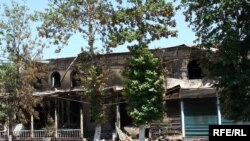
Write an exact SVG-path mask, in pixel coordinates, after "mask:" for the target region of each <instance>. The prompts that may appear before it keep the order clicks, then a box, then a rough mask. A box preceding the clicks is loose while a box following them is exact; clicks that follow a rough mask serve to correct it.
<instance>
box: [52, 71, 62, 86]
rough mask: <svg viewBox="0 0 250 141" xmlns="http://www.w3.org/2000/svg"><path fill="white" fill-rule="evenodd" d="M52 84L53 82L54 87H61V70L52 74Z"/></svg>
mask: <svg viewBox="0 0 250 141" xmlns="http://www.w3.org/2000/svg"><path fill="white" fill-rule="evenodd" d="M51 84H52V87H54V88H58V87H61V76H60V74H59V72H54V73H53V74H52V75H51Z"/></svg>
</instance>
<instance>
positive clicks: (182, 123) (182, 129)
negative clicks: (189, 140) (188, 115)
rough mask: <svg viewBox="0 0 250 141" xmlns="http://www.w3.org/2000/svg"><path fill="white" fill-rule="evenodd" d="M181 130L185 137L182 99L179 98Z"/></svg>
mask: <svg viewBox="0 0 250 141" xmlns="http://www.w3.org/2000/svg"><path fill="white" fill-rule="evenodd" d="M181 131H182V137H183V138H185V117H184V103H183V100H181Z"/></svg>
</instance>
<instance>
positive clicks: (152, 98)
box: [109, 0, 176, 125]
mask: <svg viewBox="0 0 250 141" xmlns="http://www.w3.org/2000/svg"><path fill="white" fill-rule="evenodd" d="M173 16H174V9H173V6H172V4H171V3H167V2H165V0H127V1H126V0H124V1H121V0H117V7H116V8H114V12H113V16H112V18H111V24H110V25H109V31H110V33H111V34H109V37H110V38H109V39H110V40H109V41H110V42H109V46H111V47H116V46H118V45H124V44H126V43H131V44H130V45H129V46H128V48H129V50H130V55H131V56H130V57H129V58H128V66H127V67H126V68H125V70H124V72H123V74H124V87H125V92H124V95H125V97H126V98H127V100H128V105H129V107H128V114H129V115H130V116H131V117H132V119H133V121H134V122H135V123H136V124H139V125H143V124H147V123H150V122H151V121H153V120H158V119H160V118H162V116H163V111H164V108H163V107H164V106H163V99H162V97H163V94H164V86H163V77H162V70H161V67H160V59H159V58H155V57H154V56H153V55H152V53H151V52H150V51H149V50H148V44H149V43H151V42H152V41H155V40H159V39H161V38H168V37H169V36H176V31H175V30H173V28H174V27H175V21H174V20H173V19H172V17H173Z"/></svg>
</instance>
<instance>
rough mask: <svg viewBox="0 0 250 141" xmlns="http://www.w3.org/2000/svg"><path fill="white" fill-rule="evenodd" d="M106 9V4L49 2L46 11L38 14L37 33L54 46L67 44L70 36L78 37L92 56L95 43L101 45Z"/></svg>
mask: <svg viewBox="0 0 250 141" xmlns="http://www.w3.org/2000/svg"><path fill="white" fill-rule="evenodd" d="M109 9H110V4H109V3H108V2H107V1H106V0H70V1H68V0H51V1H50V4H49V9H47V10H46V11H45V13H40V14H41V15H42V20H43V24H42V26H41V27H40V28H39V33H40V35H41V36H42V37H46V38H50V39H52V43H53V44H56V45H60V44H61V43H62V44H67V43H68V40H69V38H70V37H71V36H73V35H75V34H76V33H80V35H81V36H82V37H83V39H86V40H87V42H88V46H86V48H88V50H89V51H90V52H91V53H94V50H95V48H96V47H95V46H94V45H95V44H94V42H95V40H98V39H100V40H102V41H103V42H104V41H105V34H106V30H105V29H104V26H105V25H106V23H107V22H108V21H107V19H108V18H107V17H108V13H109ZM60 49H61V48H59V50H60Z"/></svg>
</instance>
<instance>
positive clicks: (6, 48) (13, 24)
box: [0, 2, 45, 123]
mask: <svg viewBox="0 0 250 141" xmlns="http://www.w3.org/2000/svg"><path fill="white" fill-rule="evenodd" d="M1 8H3V15H1V16H0V17H1V18H0V31H1V33H2V34H0V42H1V49H2V50H1V51H2V52H1V54H3V55H4V56H3V57H6V58H4V59H6V60H8V61H7V62H6V63H4V64H2V65H1V67H0V73H1V77H0V84H1V85H0V89H1V94H3V95H4V98H3V99H1V104H3V105H6V106H5V107H3V108H2V109H1V110H2V111H3V112H4V113H5V114H6V115H7V116H6V117H7V118H9V120H10V122H11V123H12V122H13V121H14V120H17V119H18V120H19V121H20V122H27V119H29V118H27V117H30V115H34V116H35V117H38V112H36V111H35V109H34V107H35V106H36V105H37V104H39V102H40V98H35V97H33V96H32V93H33V91H34V88H33V85H34V84H35V83H36V76H35V75H36V74H38V72H39V73H40V72H42V70H43V69H42V66H43V65H41V64H39V63H37V62H36V61H37V60H39V59H40V57H41V53H42V49H43V47H45V45H44V44H42V42H41V41H39V40H33V39H32V38H31V30H30V22H31V21H32V19H31V15H29V14H27V13H28V9H27V8H26V6H24V5H20V4H18V3H15V2H12V5H11V6H7V5H1ZM14 115H16V117H17V119H14V117H15V116H14Z"/></svg>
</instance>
